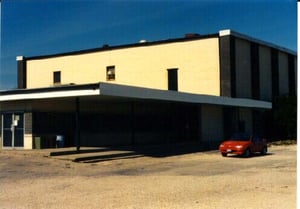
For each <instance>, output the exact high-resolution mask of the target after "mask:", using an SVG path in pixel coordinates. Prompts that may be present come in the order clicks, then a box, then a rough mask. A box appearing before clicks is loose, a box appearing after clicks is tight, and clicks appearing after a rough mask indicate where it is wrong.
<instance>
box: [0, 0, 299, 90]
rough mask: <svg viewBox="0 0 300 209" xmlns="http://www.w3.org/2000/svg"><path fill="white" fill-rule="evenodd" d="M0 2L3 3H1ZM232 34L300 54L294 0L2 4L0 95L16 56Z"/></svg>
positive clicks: (14, 0)
mask: <svg viewBox="0 0 300 209" xmlns="http://www.w3.org/2000/svg"><path fill="white" fill-rule="evenodd" d="M0 1H1V0H0ZM222 29H232V30H235V31H237V32H239V33H243V34H246V35H248V36H252V37H254V38H258V39H261V40H264V41H267V42H271V43H273V44H276V45H279V46H282V47H285V48H288V49H291V50H293V51H296V50H297V2H296V1H295V0H251V1H250V0H249V1H248V0H2V3H1V65H0V66H1V68H0V90H1V89H2V90H3V89H13V88H16V87H17V82H16V81H17V65H16V56H18V55H23V56H25V57H26V56H27V57H30V56H37V55H45V54H53V53H60V52H68V51H75V50H82V49H89V48H96V47H101V46H102V45H103V44H109V45H121V44H129V43H135V42H138V41H139V40H141V39H146V40H148V41H155V40H162V39H168V38H178V37H183V36H184V34H186V33H199V34H211V33H217V32H218V31H219V30H222Z"/></svg>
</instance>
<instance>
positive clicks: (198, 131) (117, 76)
mask: <svg viewBox="0 0 300 209" xmlns="http://www.w3.org/2000/svg"><path fill="white" fill-rule="evenodd" d="M296 61H297V59H296V53H295V52H292V51H290V50H288V49H284V48H281V47H278V46H275V45H273V44H270V43H267V42H264V41H260V40H257V39H253V38H251V37H248V36H245V35H242V34H239V33H236V32H233V31H231V30H223V31H220V32H219V33H216V34H209V35H198V34H188V35H186V36H185V37H184V38H177V39H168V40H162V41H154V42H148V41H145V40H144V41H141V42H139V43H134V44H128V45H121V46H108V45H104V46H102V47H100V48H95V49H89V50H81V51H75V52H68V53H61V54H52V55H45V56H44V55H43V56H35V57H26V56H18V57H17V63H18V89H16V90H10V91H4V92H0V114H1V120H0V121H1V124H0V127H1V131H0V134H1V135H0V139H1V145H2V147H4V148H11V147H20V148H24V149H32V148H38V147H41V146H42V147H55V146H56V142H55V137H56V136H58V135H59V136H60V135H62V136H64V139H65V144H64V146H77V147H78V148H79V147H80V146H104V145H107V146H109V145H129V144H130V145H132V144H149V143H174V142H185V141H195V142H199V146H203V147H211V148H213V147H215V146H216V145H217V144H218V143H219V142H220V141H221V140H223V139H224V138H225V137H228V136H229V135H231V134H232V133H233V132H238V131H243V132H250V133H259V134H264V135H268V132H269V131H270V127H268V124H266V121H269V120H272V119H271V117H270V114H271V111H270V110H271V109H272V101H273V99H274V98H275V97H277V96H279V95H284V94H293V95H295V94H296V90H297V89H296V77H297V76H296V73H297V64H296ZM40 142H41V143H42V144H43V145H40V144H37V143H40Z"/></svg>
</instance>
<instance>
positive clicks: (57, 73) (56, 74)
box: [53, 71, 61, 84]
mask: <svg viewBox="0 0 300 209" xmlns="http://www.w3.org/2000/svg"><path fill="white" fill-rule="evenodd" d="M60 82H61V72H60V71H55V72H53V83H54V84H59V83H60Z"/></svg>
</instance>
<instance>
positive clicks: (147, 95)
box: [0, 82, 272, 109]
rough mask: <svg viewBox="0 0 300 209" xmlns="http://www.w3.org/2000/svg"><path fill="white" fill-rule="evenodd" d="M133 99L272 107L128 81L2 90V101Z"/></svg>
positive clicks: (269, 103)
mask: <svg viewBox="0 0 300 209" xmlns="http://www.w3.org/2000/svg"><path fill="white" fill-rule="evenodd" d="M76 97H80V98H91V99H92V100H93V99H104V100H106V99H118V98H119V99H121V98H122V99H129V100H157V101H166V102H167V101H169V102H185V103H194V104H211V105H221V106H233V107H249V108H262V109H272V103H271V102H266V101H260V100H253V99H243V98H231V97H222V96H211V95H200V94H191V93H184V92H177V91H168V90H158V89H150V88H142V87H134V86H127V85H119V84H111V83H102V82H100V83H96V84H87V85H70V86H57V87H50V88H40V89H22V90H12V91H4V92H0V108H1V103H2V102H5V103H6V102H14V101H32V102H34V101H35V100H41V99H43V100H47V99H51V100H52V99H67V98H76Z"/></svg>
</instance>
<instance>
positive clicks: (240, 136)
mask: <svg viewBox="0 0 300 209" xmlns="http://www.w3.org/2000/svg"><path fill="white" fill-rule="evenodd" d="M249 139H250V135H249V134H247V133H235V134H233V135H232V136H231V137H230V140H231V141H248V140H249Z"/></svg>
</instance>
